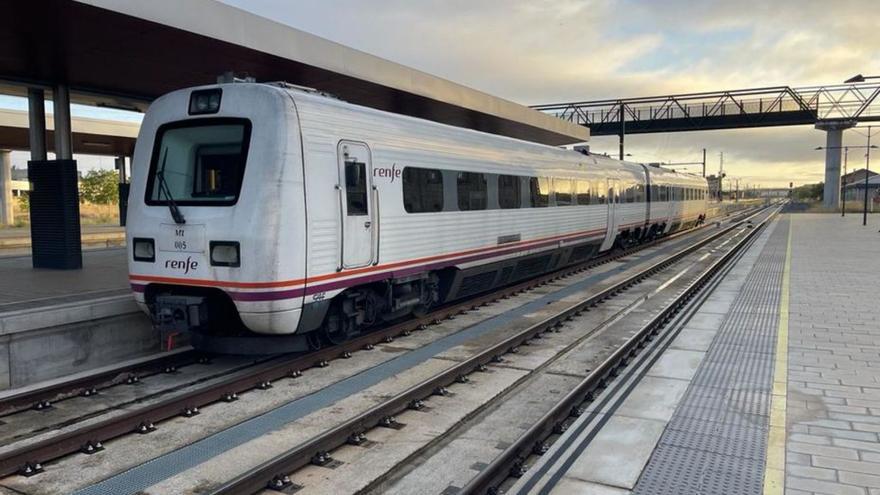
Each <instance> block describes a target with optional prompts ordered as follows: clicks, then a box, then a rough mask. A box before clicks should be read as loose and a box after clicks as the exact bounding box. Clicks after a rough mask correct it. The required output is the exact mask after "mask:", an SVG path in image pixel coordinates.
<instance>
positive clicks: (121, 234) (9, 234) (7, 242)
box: [0, 225, 125, 257]
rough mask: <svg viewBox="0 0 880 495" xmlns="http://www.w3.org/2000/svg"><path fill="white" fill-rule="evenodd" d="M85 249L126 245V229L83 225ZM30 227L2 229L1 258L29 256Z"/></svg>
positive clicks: (0, 240)
mask: <svg viewBox="0 0 880 495" xmlns="http://www.w3.org/2000/svg"><path fill="white" fill-rule="evenodd" d="M80 239H81V240H82V248H83V249H101V248H109V247H117V246H122V245H124V244H125V227H120V226H118V225H83V226H82V227H81V228H80ZM30 248H31V231H30V228H29V227H8V228H3V229H0V257H6V256H22V255H29V254H30Z"/></svg>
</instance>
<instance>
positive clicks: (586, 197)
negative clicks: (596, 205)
mask: <svg viewBox="0 0 880 495" xmlns="http://www.w3.org/2000/svg"><path fill="white" fill-rule="evenodd" d="M575 184H576V185H575V188H576V189H575V194H576V195H577V204H579V205H588V204H590V202H591V201H592V200H593V198H592V197H590V181H587V180H579V181H577V182H576V183H575Z"/></svg>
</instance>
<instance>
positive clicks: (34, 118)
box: [28, 88, 47, 160]
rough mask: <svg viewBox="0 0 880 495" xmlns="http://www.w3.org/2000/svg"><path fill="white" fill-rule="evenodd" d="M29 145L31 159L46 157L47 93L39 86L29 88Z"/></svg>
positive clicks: (43, 158)
mask: <svg viewBox="0 0 880 495" xmlns="http://www.w3.org/2000/svg"><path fill="white" fill-rule="evenodd" d="M28 145H29V146H30V148H31V160H45V159H46V157H47V155H46V95H45V93H43V90H42V89H39V88H28Z"/></svg>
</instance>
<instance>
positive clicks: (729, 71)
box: [0, 0, 880, 187]
mask: <svg viewBox="0 0 880 495" xmlns="http://www.w3.org/2000/svg"><path fill="white" fill-rule="evenodd" d="M223 1H224V3H227V4H230V5H233V6H236V7H238V8H241V9H244V10H247V11H250V12H253V13H255V14H257V15H261V16H263V17H267V18H270V19H272V20H275V21H277V22H281V23H284V24H287V25H290V26H293V27H295V28H298V29H301V30H304V31H307V32H310V33H312V34H316V35H318V36H321V37H324V38H327V39H330V40H332V41H336V42H339V43H342V44H344V45H347V46H350V47H353V48H356V49H358V50H361V51H365V52H368V53H371V54H374V55H377V56H380V57H383V58H386V59H389V60H392V61H394V62H398V63H401V64H403V65H407V66H410V67H414V68H416V69H419V70H422V71H425V72H428V73H431V74H434V75H437V76H440V77H443V78H445V79H449V80H451V81H455V82H457V83H460V84H464V85H466V86H470V87H472V88H475V89H478V90H481V91H485V92H487V93H490V94H493V95H497V96H500V97H503V98H507V99H510V100H513V101H515V102H518V103H522V104H539V103H553V102H563V101H576V100H595V99H605V98H619V97H631V96H649V95H658V94H668V93H687V92H693V91H710V90H723V89H740V88H749V87H755V86H775V85H789V86H793V87H797V86H812V85H821V84H833V83H839V82H842V81H843V80H844V79H847V78H849V77H850V76H852V75H854V74H857V73H864V74H866V75H873V74H878V75H880V30H878V29H877V28H876V27H877V21H876V16H875V15H874V14H875V13H876V3H875V1H874V0H849V1H847V0H837V1H835V2H833V3H830V2H827V1H826V0H777V1H767V0H737V1H735V2H733V1H730V0H725V1H715V0H704V1H693V0H663V1H654V0H419V1H412V0H296V1H290V0H223ZM17 105H18V106H20V105H24V102H23V101H21V100H16V99H14V98H11V97H0V106H7V107H8V106H13V107H17ZM103 112H106V110H100V109H89V108H77V109H74V114H79V115H87V116H99V117H102V116H106V115H107V114H104V113H103ZM120 114H122V116H121V117H120ZM111 118H124V119H126V120H129V119H139V116H138V115H132V114H127V113H126V112H120V113H117V114H114V115H113V116H112V117H111ZM877 131H880V128H878V129H877V130H875V131H874V132H877ZM864 134H865V130H850V131H847V132H846V133H845V135H844V144H847V145H863V144H864V143H865V135H864ZM877 138H878V139H880V133H878V136H877ZM626 144H627V150H626V151H627V153H630V154H631V155H632V156H631V157H630V158H629V159H631V160H635V161H640V162H655V161H665V162H691V161H699V160H700V159H701V153H702V151H701V150H702V148H707V149H708V160H707V161H708V169H709V172H710V173H711V172H713V171H716V170H717V169H718V162H719V153H721V152H723V153H724V170H725V172H727V173H728V175H730V176H734V177H738V178H740V180H741V182H742V183H743V184H745V183H750V184H760V185H762V186H765V187H768V186H783V185H784V186H787V185H788V182H789V181H793V182H795V183H796V184H803V183H810V182H818V181H821V180H823V177H824V165H823V163H824V157H823V155H822V152H819V151H815V150H814V148H815V147H817V146H822V145H824V144H825V133H824V132H821V131H818V130H815V129H813V128H812V127H811V126H800V127H779V128H758V129H743V130H735V131H700V132H687V133H666V134H648V135H631V136H627V141H626ZM590 145H591V148H592V150H593V151H595V152H608V153H611V154H616V152H617V138H616V137H594V138H592V139H591V141H590ZM850 159H851V166H856V165H855V164H856V162H862V163H863V158H862V155H861V153H851V154H850ZM95 160H97V159H89V160H85V161H86V162H87V165H86V166H89V167H92V166H102V167H103V166H112V160H104V161H105V162H106V163H103V162H104V161H102V163H98V164H95V163H93V162H95ZM694 170H696V169H694Z"/></svg>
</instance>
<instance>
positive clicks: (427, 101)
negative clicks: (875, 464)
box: [0, 0, 589, 145]
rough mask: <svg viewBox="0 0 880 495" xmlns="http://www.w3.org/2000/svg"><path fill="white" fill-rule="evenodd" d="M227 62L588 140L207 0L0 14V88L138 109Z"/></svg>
mask: <svg viewBox="0 0 880 495" xmlns="http://www.w3.org/2000/svg"><path fill="white" fill-rule="evenodd" d="M292 5H295V3H292ZM228 71H233V72H235V73H236V74H238V75H241V74H247V75H249V76H252V77H255V78H256V79H257V81H286V82H290V83H293V84H298V85H303V86H308V87H312V88H316V89H319V90H322V91H325V92H328V93H332V94H334V95H336V96H337V97H339V98H341V99H343V100H346V101H349V102H352V103H357V104H361V105H366V106H370V107H374V108H379V109H382V110H388V111H392V112H397V113H401V114H407V115H413V116H416V117H422V118H426V119H430V120H434V121H437V122H443V123H446V124H452V125H456V126H460V127H467V128H471V129H477V130H481V131H485V132H491V133H496V134H501V135H506V136H511V137H516V138H520V139H526V140H530V141H535V142H540V143H545V144H551V145H560V144H569V143H574V142H582V141H586V140H587V139H588V138H589V130H588V129H585V128H584V127H582V126H578V125H577V124H575V123H571V122H565V121H563V120H561V119H557V118H555V117H553V116H550V115H546V114H543V113H541V112H538V111H536V110H532V109H530V108H528V107H525V106H523V105H519V104H517V103H514V102H511V101H508V100H505V99H502V98H497V97H494V96H491V95H489V94H486V93H483V92H480V91H477V90H474V89H471V88H468V87H465V86H462V85H460V84H456V83H453V82H451V81H448V80H445V79H442V78H439V77H436V76H432V75H430V74H426V73H424V72H420V71H418V70H415V69H411V68H409V67H405V66H403V65H400V64H397V63H394V62H390V61H388V60H385V59H382V58H379V57H375V56H373V55H369V54H367V53H364V52H360V51H358V50H354V49H352V48H348V47H346V46H343V45H340V44H338V43H334V42H331V41H328V40H326V39H323V38H319V37H317V36H314V35H311V34H309V33H306V32H303V31H300V30H298V29H294V28H292V27H289V26H286V25H284V24H280V23H278V22H275V21H272V20H269V19H266V18H263V17H260V16H257V15H254V14H251V13H248V12H245V11H243V10H240V9H237V8H234V7H231V6H228V5H225V4H222V3H219V2H217V1H214V0H187V1H185V2H180V1H178V0H150V1H127V0H81V1H73V0H28V1H26V2H8V3H7V5H5V7H4V15H2V16H0V80H2V84H0V92H2V93H7V94H19V95H24V94H25V86H24V85H38V86H45V87H46V89H47V90H51V87H52V86H53V85H55V84H67V85H68V86H69V88H70V91H71V101H73V102H75V103H86V104H93V105H99V106H109V107H117V108H128V109H138V110H143V109H145V108H146V106H147V105H148V103H149V102H150V101H151V100H152V99H154V98H156V97H158V96H160V95H162V94H164V93H167V92H169V91H172V90H175V89H179V88H183V87H189V86H196V85H201V84H210V83H213V82H215V81H216V79H217V76H219V75H221V74H223V73H226V72H228Z"/></svg>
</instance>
